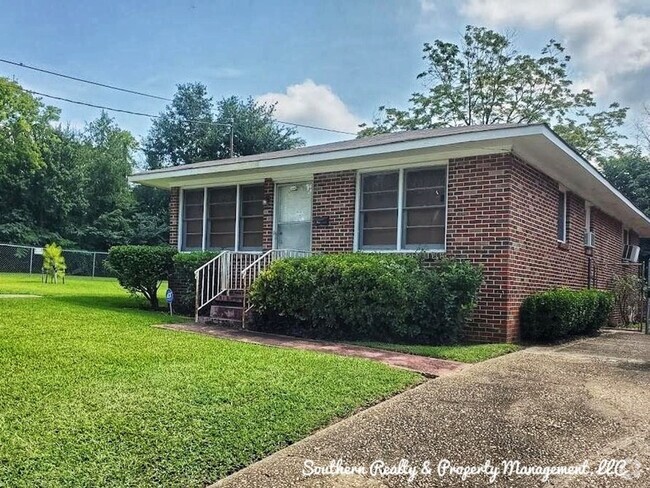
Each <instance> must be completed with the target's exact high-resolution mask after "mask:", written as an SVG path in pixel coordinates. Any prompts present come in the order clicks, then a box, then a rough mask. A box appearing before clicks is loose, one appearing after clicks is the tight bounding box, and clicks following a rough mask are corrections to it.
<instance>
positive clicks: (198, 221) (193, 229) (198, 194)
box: [182, 189, 204, 249]
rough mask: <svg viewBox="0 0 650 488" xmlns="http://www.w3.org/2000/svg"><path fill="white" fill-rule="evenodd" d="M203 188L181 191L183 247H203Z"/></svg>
mask: <svg viewBox="0 0 650 488" xmlns="http://www.w3.org/2000/svg"><path fill="white" fill-rule="evenodd" d="M203 198H204V190H203V189H200V190H185V191H184V192H183V243H182V244H183V245H182V248H183V249H202V248H203Z"/></svg>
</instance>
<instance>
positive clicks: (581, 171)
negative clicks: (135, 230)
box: [130, 124, 650, 237]
mask: <svg viewBox="0 0 650 488" xmlns="http://www.w3.org/2000/svg"><path fill="white" fill-rule="evenodd" d="M511 151H512V152H513V153H515V154H516V155H518V156H520V157H521V158H522V159H523V160H524V161H526V162H527V163H528V164H530V165H531V166H533V167H535V168H537V169H538V170H540V171H541V172H542V173H544V174H546V175H548V176H549V177H551V178H553V179H554V180H556V181H558V182H560V183H561V184H562V185H563V186H564V187H566V188H567V189H568V190H569V191H571V192H573V193H576V194H577V195H579V196H580V197H582V198H584V199H585V200H587V201H588V202H590V203H591V204H592V205H594V206H596V207H599V208H601V209H602V210H603V211H605V212H606V213H608V214H609V215H611V216H613V217H615V218H617V219H619V220H621V221H622V222H623V224H624V225H625V226H627V227H630V228H632V229H634V231H635V232H637V233H638V234H639V235H640V236H642V237H650V219H648V217H646V216H645V215H644V214H643V213H642V212H641V211H640V210H639V209H637V208H636V207H635V206H634V205H632V203H631V202H630V201H629V200H627V199H626V198H625V197H624V196H623V195H622V194H621V193H620V192H619V191H618V190H616V189H615V188H614V187H613V186H612V185H611V184H610V183H609V182H608V181H607V180H606V179H605V178H604V177H603V176H602V175H601V174H600V173H599V172H598V170H597V169H596V168H594V167H593V166H592V165H591V164H590V163H589V162H588V161H587V160H585V159H584V158H583V157H582V156H580V155H579V154H578V153H577V152H576V151H575V150H573V149H572V148H571V147H570V146H569V145H568V144H567V143H566V142H564V141H563V140H562V139H561V138H560V137H559V136H558V135H557V134H555V133H554V132H553V131H552V130H551V129H549V128H548V127H547V126H546V125H544V124H537V125H526V126H515V127H507V128H499V127H498V126H497V127H495V128H494V129H487V130H482V131H476V132H459V133H454V134H449V135H440V136H435V137H428V138H420V139H414V140H405V141H401V142H390V143H386V144H375V145H366V146H363V147H352V148H345V149H340V150H336V149H334V150H331V151H326V152H314V153H309V152H305V151H303V152H301V153H298V154H295V155H292V154H291V151H286V152H284V153H283V154H282V156H281V157H277V156H276V155H275V154H273V153H269V154H268V157H265V156H267V155H259V157H254V158H250V157H246V158H241V161H238V160H237V159H231V160H225V161H211V162H206V163H198V164H193V165H187V166H177V167H173V168H165V169H161V170H156V171H150V172H145V173H140V174H136V175H133V176H131V177H130V181H131V182H134V183H140V184H143V185H147V186H154V187H158V188H171V187H184V188H191V187H201V186H211V185H220V184H232V183H248V182H255V181H261V180H263V179H264V178H273V179H274V180H278V181H281V180H286V179H293V180H294V181H296V180H297V179H306V178H310V177H311V176H313V174H314V173H322V172H327V171H337V170H343V169H358V170H361V169H366V168H367V169H370V168H381V167H390V166H394V165H400V164H415V163H423V162H437V161H440V162H442V161H446V160H448V159H452V158H459V157H466V156H478V155H482V154H495V153H500V152H511Z"/></svg>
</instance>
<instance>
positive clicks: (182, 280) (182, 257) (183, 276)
mask: <svg viewBox="0 0 650 488" xmlns="http://www.w3.org/2000/svg"><path fill="white" fill-rule="evenodd" d="M217 254H219V253H217V252H209V251H195V252H182V253H178V254H176V255H175V256H174V265H173V271H172V276H171V277H170V280H169V287H170V288H171V289H172V290H173V291H174V297H175V298H174V310H175V311H176V312H178V313H180V314H185V315H192V314H194V307H195V300H196V285H195V281H194V271H195V270H196V269H197V268H200V267H201V266H203V265H204V264H205V263H207V262H208V261H210V260H211V259H212V258H214V257H215V256H216V255H217Z"/></svg>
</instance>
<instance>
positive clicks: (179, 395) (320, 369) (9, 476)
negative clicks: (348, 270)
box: [0, 274, 422, 487]
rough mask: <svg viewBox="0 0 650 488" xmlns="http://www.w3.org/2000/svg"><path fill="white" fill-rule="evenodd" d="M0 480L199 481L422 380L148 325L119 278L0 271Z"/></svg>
mask: <svg viewBox="0 0 650 488" xmlns="http://www.w3.org/2000/svg"><path fill="white" fill-rule="evenodd" d="M0 293H5V294H6V293H28V294H38V295H43V297H42V298H37V299H24V298H6V299H3V300H2V302H1V303H0V307H2V313H1V314H0V371H1V373H0V486H11V487H20V486H60V485H65V486H107V485H113V486H126V487H135V486H151V485H162V486H203V485H206V484H209V483H212V482H214V481H216V480H218V479H220V478H222V477H224V476H226V475H227V474H229V473H232V472H234V471H236V470H238V469H240V468H242V467H244V466H246V465H248V464H250V463H252V462H254V461H255V460H258V459H260V458H262V457H264V456H266V455H268V454H270V453H271V452H273V451H276V450H278V449H281V448H282V447H285V446H286V445H288V444H290V443H293V442H295V441H297V440H299V439H301V438H303V437H305V436H307V435H309V434H310V433H312V432H313V431H315V430H316V429H318V428H320V427H322V426H324V425H327V424H328V423H331V422H332V421H333V420H335V419H337V418H340V417H345V416H347V415H349V414H351V413H352V412H354V411H355V410H357V409H358V408H360V407H364V406H368V405H371V404H374V403H376V402H378V401H380V400H381V399H384V398H386V397H389V396H392V395H394V394H395V393H397V392H399V391H402V390H404V389H406V388H408V387H410V386H412V385H414V384H417V383H419V382H421V381H422V378H421V377H420V376H418V375H416V374H413V373H411V372H408V371H404V370H399V369H394V368H389V367H387V366H384V365H382V364H379V363H375V362H372V361H367V360H361V359H352V358H342V357H338V356H333V355H328V354H319V353H314V352H309V351H299V350H289V349H280V348H270V347H264V346H258V345H252V344H244V343H238V342H233V341H227V340H217V339H214V338H210V337H203V336H199V335H195V334H185V333H178V332H174V331H168V330H163V329H158V328H155V327H151V326H152V325H155V324H161V323H165V322H168V321H169V317H168V316H167V315H165V314H164V313H161V312H150V311H146V310H142V309H140V308H138V307H140V305H141V301H139V300H136V299H133V298H131V297H129V296H128V295H127V294H126V293H125V292H124V291H123V290H122V289H121V288H120V287H119V286H118V285H117V283H116V282H115V281H114V280H109V279H89V278H79V277H73V276H70V277H67V278H66V284H65V285H62V284H58V285H50V284H41V283H40V277H39V276H37V275H36V276H32V277H29V276H28V275H11V274H0Z"/></svg>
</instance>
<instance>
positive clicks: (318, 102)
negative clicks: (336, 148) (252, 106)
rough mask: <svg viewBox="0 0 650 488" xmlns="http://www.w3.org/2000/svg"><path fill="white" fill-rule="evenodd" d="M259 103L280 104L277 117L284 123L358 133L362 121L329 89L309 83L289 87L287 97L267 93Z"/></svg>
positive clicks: (308, 81)
mask: <svg viewBox="0 0 650 488" xmlns="http://www.w3.org/2000/svg"><path fill="white" fill-rule="evenodd" d="M256 99H257V101H259V102H263V103H277V105H276V107H275V116H276V117H277V118H278V119H279V120H283V121H285V122H295V123H298V124H307V125H314V126H318V127H325V128H327V129H336V130H342V131H346V132H357V131H358V130H359V127H358V126H359V124H360V123H361V122H363V120H362V119H360V118H359V117H357V116H356V115H354V114H353V113H352V112H351V111H350V109H349V108H348V107H347V106H346V105H345V103H344V102H343V100H341V99H340V98H339V96H338V95H337V94H336V93H334V92H333V91H332V88H331V87H329V86H327V85H319V84H317V83H314V82H313V81H312V80H310V79H307V80H305V81H304V82H302V83H298V84H295V85H290V86H288V87H287V91H286V93H265V94H263V95H260V96H258V97H257V98H256Z"/></svg>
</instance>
